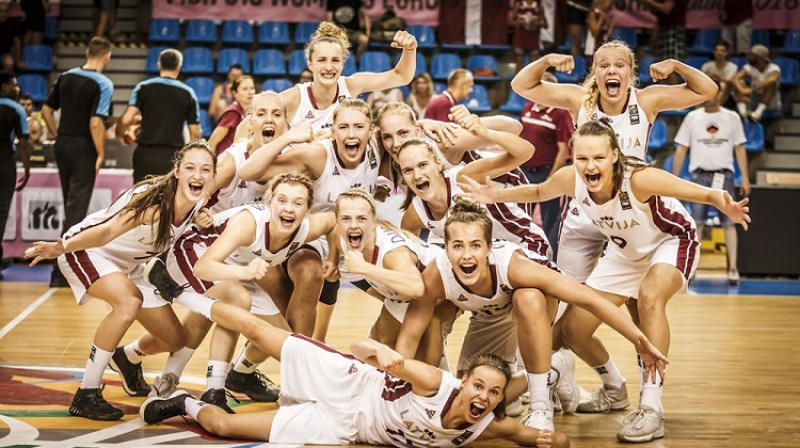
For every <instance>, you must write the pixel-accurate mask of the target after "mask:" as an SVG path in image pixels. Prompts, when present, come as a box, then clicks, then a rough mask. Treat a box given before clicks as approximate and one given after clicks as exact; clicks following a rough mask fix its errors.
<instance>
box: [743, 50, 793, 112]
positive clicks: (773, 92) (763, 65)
mask: <svg viewBox="0 0 800 448" xmlns="http://www.w3.org/2000/svg"><path fill="white" fill-rule="evenodd" d="M747 76H749V77H750V84H748V83H747V81H746V80H745V77H747ZM780 81H781V68H780V67H778V66H777V65H775V64H773V63H772V61H771V60H770V58H769V49H768V48H767V47H765V46H763V45H753V47H752V48H751V49H750V51H748V52H747V64H745V65H744V67H742V69H741V70H739V71H738V72H737V73H736V75H735V76H734V77H733V88H734V89H736V108H737V109H738V110H739V114H740V115H741V116H742V117H743V118H745V119H748V118H749V119H750V120H753V121H759V120H761V116H762V115H763V114H764V111H773V110H781V91H780Z"/></svg>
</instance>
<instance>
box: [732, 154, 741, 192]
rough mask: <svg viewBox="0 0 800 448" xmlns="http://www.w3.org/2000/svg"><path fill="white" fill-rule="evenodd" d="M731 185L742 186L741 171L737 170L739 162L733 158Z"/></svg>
mask: <svg viewBox="0 0 800 448" xmlns="http://www.w3.org/2000/svg"><path fill="white" fill-rule="evenodd" d="M733 184H734V185H736V186H737V187H738V186H739V185H741V184H742V169H741V168H739V160H737V159H736V157H734V158H733Z"/></svg>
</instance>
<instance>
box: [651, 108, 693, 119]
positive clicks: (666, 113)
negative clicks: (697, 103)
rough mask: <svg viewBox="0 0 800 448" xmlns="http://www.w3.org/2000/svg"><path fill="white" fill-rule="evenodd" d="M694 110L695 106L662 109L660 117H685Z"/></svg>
mask: <svg viewBox="0 0 800 448" xmlns="http://www.w3.org/2000/svg"><path fill="white" fill-rule="evenodd" d="M692 110H694V107H687V108H686V109H681V110H662V111H661V112H659V114H658V116H659V117H685V116H687V115H689V112H691V111H692Z"/></svg>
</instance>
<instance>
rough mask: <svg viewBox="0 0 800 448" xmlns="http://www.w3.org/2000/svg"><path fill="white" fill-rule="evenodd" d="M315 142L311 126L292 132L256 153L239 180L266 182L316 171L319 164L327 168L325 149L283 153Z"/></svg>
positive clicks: (311, 148)
mask: <svg viewBox="0 0 800 448" xmlns="http://www.w3.org/2000/svg"><path fill="white" fill-rule="evenodd" d="M312 138H313V135H312V129H311V125H310V124H309V123H303V124H301V125H300V126H297V127H294V128H292V129H289V130H288V131H286V132H285V133H283V134H281V135H280V136H278V137H277V138H275V139H274V140H272V141H271V142H269V143H267V144H265V145H264V146H262V147H261V148H259V149H258V150H256V151H254V152H253V154H252V155H251V156H250V157H248V159H247V160H246V161H245V162H244V164H243V165H242V166H241V168H239V177H241V178H242V179H244V180H246V181H248V182H250V181H256V182H266V181H268V180H270V179H272V178H273V177H275V176H276V175H278V174H280V173H285V172H289V171H297V172H310V171H313V169H316V165H317V164H320V165H321V166H322V167H323V168H324V165H325V160H326V159H325V157H324V154H323V153H324V148H322V147H321V146H319V145H299V146H294V147H292V148H291V149H288V150H287V151H286V152H283V151H284V149H286V147H287V146H289V145H291V144H296V143H306V142H310V141H311V140H312ZM314 159H316V161H314ZM311 165H314V166H311ZM319 171H320V172H321V171H322V169H320V170H319ZM318 174H319V173H317V175H318Z"/></svg>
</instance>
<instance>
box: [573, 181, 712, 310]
mask: <svg viewBox="0 0 800 448" xmlns="http://www.w3.org/2000/svg"><path fill="white" fill-rule="evenodd" d="M632 173H633V171H632V169H631V168H627V169H626V171H625V177H624V179H623V181H622V187H621V188H620V191H619V192H618V193H617V194H616V195H615V196H614V198H612V199H611V200H610V201H608V202H606V203H605V204H596V203H595V202H594V201H593V200H592V198H591V195H590V194H589V189H588V188H587V187H586V184H584V182H583V180H582V179H580V178H576V179H575V200H576V202H578V203H579V205H580V207H581V211H582V213H583V214H584V215H585V216H586V217H587V218H588V219H589V220H590V221H591V222H592V225H593V226H594V227H595V228H597V229H598V230H599V231H600V232H602V233H603V235H604V236H605V237H606V238H608V240H609V243H608V246H607V247H606V250H605V253H604V254H603V256H602V257H601V258H600V260H598V262H597V266H596V267H595V268H594V270H593V271H592V273H591V275H590V276H589V278H588V279H587V280H586V284H587V285H588V286H591V287H592V288H595V289H597V290H600V291H606V292H610V293H613V294H618V295H621V296H624V297H633V298H638V296H639V286H640V284H641V281H642V278H643V277H644V274H645V273H646V272H647V270H648V269H649V268H650V266H653V265H654V264H657V263H664V264H668V265H670V266H674V267H675V268H676V269H678V270H679V271H680V272H681V274H682V275H683V278H684V286H685V285H686V283H687V281H688V279H689V277H691V276H692V273H693V272H694V270H695V269H696V268H697V262H698V260H699V258H700V240H699V239H698V236H697V228H696V226H695V223H694V220H693V219H692V217H691V216H690V215H689V212H687V211H686V209H685V208H684V207H683V205H681V203H680V201H678V200H677V199H675V198H666V197H661V196H658V195H655V196H653V197H652V198H650V199H649V200H648V201H647V202H646V203H643V202H639V200H637V199H636V195H635V194H634V193H633V191H632V190H631V181H630V179H631V175H632Z"/></svg>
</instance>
